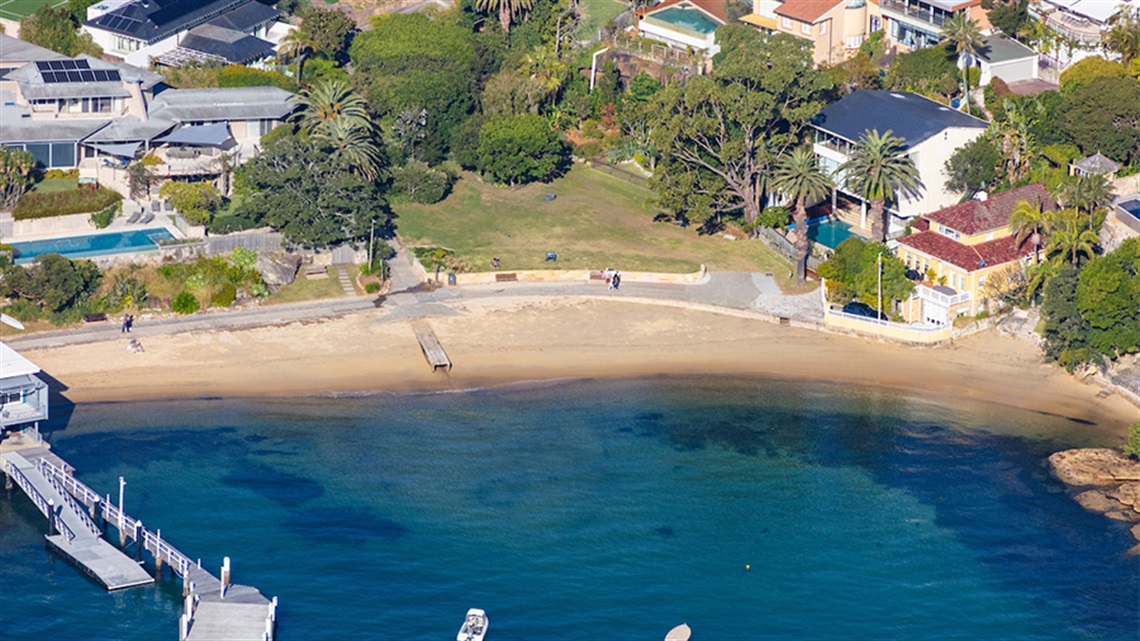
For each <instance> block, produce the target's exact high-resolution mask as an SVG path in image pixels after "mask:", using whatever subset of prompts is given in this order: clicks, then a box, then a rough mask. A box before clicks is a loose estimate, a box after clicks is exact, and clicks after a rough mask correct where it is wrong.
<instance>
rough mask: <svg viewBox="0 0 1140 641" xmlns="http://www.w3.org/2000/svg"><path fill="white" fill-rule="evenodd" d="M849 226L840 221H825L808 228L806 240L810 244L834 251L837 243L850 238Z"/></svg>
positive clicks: (851, 234)
mask: <svg viewBox="0 0 1140 641" xmlns="http://www.w3.org/2000/svg"><path fill="white" fill-rule="evenodd" d="M854 235H855V234H853V233H851V225H849V224H847V223H845V222H843V221H842V220H827V221H824V222H822V223H819V224H817V225H809V226H808V238H810V239H811V240H812V242H816V243H819V244H821V245H824V246H825V247H830V248H832V249H835V248H836V247H838V246H839V243H842V242H843V241H845V240H847V239H848V238H851V237H852V236H854Z"/></svg>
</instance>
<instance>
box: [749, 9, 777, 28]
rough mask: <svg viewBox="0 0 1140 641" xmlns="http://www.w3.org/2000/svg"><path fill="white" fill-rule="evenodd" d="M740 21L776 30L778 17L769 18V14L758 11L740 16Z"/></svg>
mask: <svg viewBox="0 0 1140 641" xmlns="http://www.w3.org/2000/svg"><path fill="white" fill-rule="evenodd" d="M740 21H741V22H745V23H747V24H750V25H752V26H754V27H760V28H761V29H768V30H770V31H775V30H776V19H775V18H769V17H767V16H762V15H760V14H758V13H750V14H748V15H746V16H742V17H741V18H740Z"/></svg>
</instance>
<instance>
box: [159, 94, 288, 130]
mask: <svg viewBox="0 0 1140 641" xmlns="http://www.w3.org/2000/svg"><path fill="white" fill-rule="evenodd" d="M152 105H153V107H152V109H151V114H152V116H154V115H157V116H160V117H162V118H168V119H170V120H174V121H176V122H193V121H204V122H218V121H222V120H283V119H284V118H285V117H286V116H288V115H289V114H291V113H293V110H294V109H295V108H296V104H295V102H294V100H293V94H291V93H289V92H288V91H285V90H284V89H278V88H277V87H230V88H226V89H167V90H166V91H163V92H162V93H160V94H158V95H156V96H155V98H154V102H153V103H152Z"/></svg>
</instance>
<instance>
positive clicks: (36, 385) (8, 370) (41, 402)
mask: <svg viewBox="0 0 1140 641" xmlns="http://www.w3.org/2000/svg"><path fill="white" fill-rule="evenodd" d="M39 373H40V368H39V367H38V366H37V365H36V364H35V363H33V362H31V361H29V360H28V359H26V358H24V357H23V356H20V354H18V353H17V352H16V350H14V349H12V348H11V347H8V346H7V345H5V344H4V343H0V429H9V428H14V427H18V426H20V425H26V424H28V423H38V422H39V421H46V420H47V417H48V386H47V383H45V382H43V381H42V380H41V379H40V378H39V377H38V376H36V374H39Z"/></svg>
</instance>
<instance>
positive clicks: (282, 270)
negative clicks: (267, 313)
mask: <svg viewBox="0 0 1140 641" xmlns="http://www.w3.org/2000/svg"><path fill="white" fill-rule="evenodd" d="M300 267H301V257H300V256H298V255H296V254H284V253H277V254H261V255H259V256H258V257H257V263H256V264H255V265H254V266H253V268H254V269H256V270H257V272H258V273H259V274H261V279H262V280H264V281H265V284H266V285H268V286H269V289H270V291H277V290H278V289H279V288H281V287H284V286H286V285H288V284H289V283H292V282H293V280H294V279H296V278H297V270H298V269H300Z"/></svg>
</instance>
